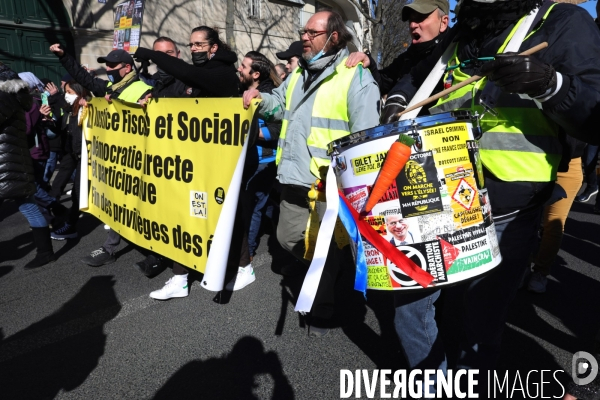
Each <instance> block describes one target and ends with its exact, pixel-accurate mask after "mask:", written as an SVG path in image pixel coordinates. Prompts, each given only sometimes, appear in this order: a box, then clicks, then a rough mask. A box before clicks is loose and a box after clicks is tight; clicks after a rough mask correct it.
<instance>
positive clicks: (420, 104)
mask: <svg viewBox="0 0 600 400" xmlns="http://www.w3.org/2000/svg"><path fill="white" fill-rule="evenodd" d="M546 47H548V42H542V43H540V44H538V45H537V46H533V47H532V48H530V49H529V50H525V51H524V52H522V53H519V55H520V56H530V55H532V54H533V53H537V52H538V51H540V50H543V49H545V48H546ZM481 78H483V76H480V75H473V76H472V77H470V78H469V79H466V80H464V81H462V82H461V83H457V84H456V85H454V86H452V87H450V88H448V89H446V90H442V91H441V92H439V93H436V94H434V95H433V96H430V97H428V98H426V99H425V100H423V101H420V102H418V103H417V104H415V105H412V106H410V107H408V108H407V109H406V110H404V111H402V112H399V113H398V114H396V116H397V117H400V116H401V115H402V114H405V113H407V112H410V111H412V110H414V109H415V108H419V107H423V106H424V105H427V104H429V103H431V102H433V101H435V100H437V99H439V98H441V97H444V96H445V95H447V94H449V93H452V92H454V91H455V90H458V89H460V88H462V87H464V86H467V85H470V84H471V83H473V82H475V81H478V80H480V79H481Z"/></svg>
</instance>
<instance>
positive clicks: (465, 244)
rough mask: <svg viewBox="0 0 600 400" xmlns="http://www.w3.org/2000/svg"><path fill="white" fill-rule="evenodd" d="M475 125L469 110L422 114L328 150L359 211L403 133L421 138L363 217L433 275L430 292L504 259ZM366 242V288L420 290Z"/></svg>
mask: <svg viewBox="0 0 600 400" xmlns="http://www.w3.org/2000/svg"><path fill="white" fill-rule="evenodd" d="M473 123H475V124H478V120H477V119H476V118H471V116H470V114H468V113H446V114H438V115H435V116H431V117H419V118H416V119H415V120H410V121H400V122H396V123H393V124H389V125H384V126H379V127H376V128H373V129H370V130H367V131H364V132H359V133H356V134H353V135H350V137H348V138H345V139H341V140H340V141H337V142H334V143H333V144H332V146H331V147H330V148H331V149H332V153H333V154H332V155H333V157H334V158H336V159H337V160H338V161H339V160H344V164H345V166H346V168H345V169H344V170H342V169H341V168H340V169H337V170H336V174H337V177H338V183H339V185H340V186H341V189H343V193H344V195H345V196H346V198H347V199H348V200H349V202H350V203H351V205H352V207H354V209H355V210H357V211H359V212H362V211H363V209H364V207H365V204H366V202H367V200H368V197H369V195H370V193H371V190H372V187H373V185H374V184H375V181H376V179H377V176H378V173H379V170H380V168H381V166H382V165H383V163H384V161H385V156H386V155H387V152H388V150H389V149H390V147H391V145H392V144H393V143H394V142H395V141H396V140H397V139H398V135H399V134H401V133H403V134H410V135H413V137H414V138H415V139H417V140H416V142H417V143H419V144H420V146H418V147H416V146H413V147H412V149H411V150H412V154H411V156H410V159H409V161H408V162H407V163H406V166H405V167H404V169H403V170H402V171H401V172H400V173H399V174H398V177H397V178H396V180H395V182H393V183H392V184H391V185H390V187H389V188H388V189H387V191H386V193H385V194H384V195H383V196H382V197H381V199H380V200H379V201H378V203H377V204H376V205H375V206H374V207H373V209H372V210H371V212H370V213H369V214H368V215H366V216H365V220H366V221H367V222H368V223H369V224H370V225H371V227H372V228H373V229H375V230H376V231H377V232H378V233H379V234H380V235H381V236H382V238H384V239H385V240H387V241H388V242H389V243H390V244H392V245H393V246H395V247H396V248H397V249H398V251H401V252H403V253H404V255H406V256H407V257H409V258H411V259H412V260H413V261H414V262H415V264H417V265H418V266H419V267H420V268H422V269H424V270H426V271H427V272H429V273H430V274H431V275H432V276H433V277H434V281H433V284H432V285H431V287H443V286H446V285H452V284H456V283H459V282H463V281H465V280H469V279H472V278H475V277H477V276H480V275H482V274H484V273H486V272H488V271H490V270H492V269H493V268H495V267H496V266H498V265H499V264H500V261H501V255H500V250H499V246H498V240H497V238H496V232H495V228H494V223H493V219H492V215H491V207H490V198H489V195H488V192H487V189H485V188H484V180H483V172H482V167H481V159H480V157H479V147H478V143H477V141H475V140H474V134H473V132H474V129H473ZM476 128H478V127H477V126H476ZM363 244H364V248H365V256H366V261H367V267H368V277H367V287H368V288H370V289H378V290H422V289H423V288H422V287H421V286H420V285H418V284H416V283H415V282H414V281H413V280H412V279H411V278H410V277H408V276H407V275H406V274H404V273H403V272H402V271H401V270H400V269H399V268H398V267H397V266H395V265H394V264H393V263H391V261H390V260H388V259H386V257H384V256H383V254H382V253H381V252H380V251H379V250H378V249H377V248H375V247H374V246H373V245H371V243H369V242H368V241H366V240H364V238H363Z"/></svg>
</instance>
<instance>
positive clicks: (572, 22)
mask: <svg viewBox="0 0 600 400" xmlns="http://www.w3.org/2000/svg"><path fill="white" fill-rule="evenodd" d="M458 6H459V11H458V16H457V18H458V22H457V24H456V25H455V26H454V27H453V28H452V29H451V31H450V32H448V34H447V35H446V37H445V38H444V39H443V40H442V42H441V43H440V45H439V46H438V47H436V49H434V51H433V52H432V53H431V54H430V55H429V56H428V57H427V58H426V59H425V60H423V61H422V62H421V63H419V64H418V65H417V66H416V67H415V68H413V69H412V70H411V73H410V74H409V75H406V76H405V77H404V78H402V79H401V80H400V81H399V82H398V83H397V85H396V86H395V87H394V88H393V89H392V91H391V92H390V100H391V99H392V98H393V99H394V101H395V102H396V103H397V104H398V105H399V107H400V108H404V107H406V105H407V104H408V103H409V102H410V101H411V100H412V101H413V102H417V101H418V100H421V98H418V99H414V98H413V97H414V96H415V94H416V92H417V90H418V89H419V88H420V87H422V85H423V87H430V88H433V93H437V92H439V91H441V90H442V89H443V88H444V86H446V87H452V86H454V85H457V84H459V83H461V82H463V81H465V80H466V79H468V78H469V77H470V76H473V75H480V76H486V78H485V79H484V80H483V81H480V82H477V83H473V84H471V85H467V86H465V87H463V88H460V89H458V90H456V91H454V92H452V93H450V94H448V95H447V96H445V97H442V98H441V99H439V100H438V101H437V103H435V104H433V105H432V106H430V107H424V108H422V109H421V110H420V112H419V111H417V112H419V115H421V116H424V115H428V114H439V113H445V112H449V111H454V110H470V111H471V112H478V113H479V115H481V119H480V122H481V128H482V132H483V134H482V137H481V138H480V139H479V149H480V156H481V160H482V164H483V174H484V177H485V184H484V186H485V187H486V188H487V190H488V194H489V196H490V201H491V206H492V213H493V218H494V223H495V230H496V236H497V238H498V242H499V246H500V252H501V254H502V257H503V261H502V263H501V264H500V265H499V266H498V267H496V269H495V270H494V271H493V272H492V273H490V274H488V275H486V276H483V277H479V278H477V279H474V280H473V281H471V282H470V283H469V284H468V285H463V287H462V290H461V291H460V294H461V296H464V297H463V299H464V304H465V306H464V310H463V314H464V315H463V323H462V328H463V330H464V332H463V334H464V337H465V339H464V341H463V343H462V344H461V352H460V356H459V359H458V365H457V367H458V368H467V369H470V368H474V369H479V370H480V375H479V376H480V377H481V376H483V377H484V378H485V377H486V376H487V374H486V373H485V370H492V369H493V368H494V367H495V365H496V363H497V360H498V357H499V355H500V342H501V338H502V331H503V328H504V324H505V320H506V314H507V310H508V307H509V304H510V302H511V300H512V299H513V298H514V296H515V294H516V291H517V288H518V287H519V285H520V283H521V281H522V279H523V276H524V275H525V274H526V272H527V271H528V270H529V268H530V251H531V249H532V248H535V244H536V241H537V230H538V228H539V221H540V219H541V213H542V210H543V206H544V204H545V203H546V202H547V201H548V200H549V199H550V198H551V196H552V193H553V190H554V181H555V180H556V176H557V171H559V170H560V169H559V168H560V164H561V159H562V158H563V157H565V158H566V157H567V156H568V155H564V154H563V151H564V149H563V148H561V145H560V143H559V140H558V137H559V133H561V132H563V133H564V134H566V135H569V136H572V137H575V138H577V139H580V140H582V141H585V142H589V143H594V144H597V143H599V142H600V134H599V133H598V129H597V126H598V124H600V114H599V113H598V112H597V109H598V106H599V104H600V35H599V34H598V29H597V27H596V26H595V24H594V21H593V20H592V18H591V17H590V15H589V14H588V13H587V12H586V11H585V10H583V9H582V8H579V7H577V6H574V5H570V4H559V3H553V2H550V1H547V2H544V1H536V0H525V1H521V0H519V1H510V0H509V1H493V0H487V1H483V0H480V1H476V0H463V1H461V2H460V3H459V5H458ZM543 42H547V43H549V47H548V48H546V49H543V50H541V51H539V52H537V53H536V54H534V55H530V56H519V55H516V54H517V53H520V52H523V51H525V50H527V49H530V48H532V47H534V46H536V45H538V44H541V43H543ZM507 51H508V53H507ZM444 53H446V54H447V55H448V54H452V55H451V56H450V57H449V62H448V67H452V68H447V69H446V70H445V71H442V69H439V71H440V72H439V74H438V75H437V76H435V74H434V73H432V74H431V75H430V72H431V71H432V70H433V69H434V66H435V65H436V64H437V63H438V60H440V59H441V57H442V54H444ZM484 57H485V58H484ZM490 57H491V58H493V60H492V61H487V60H489V58H490ZM486 61H487V62H486ZM424 97H427V93H425V94H424V96H423V98H424ZM390 100H388V101H390ZM484 105H487V106H488V107H490V105H495V106H494V110H493V111H494V114H492V113H491V112H486V111H487V110H486V109H484ZM396 118H397V117H396ZM564 164H566V163H563V165H564ZM448 293H456V292H455V291H449V292H448ZM439 295H440V291H439V290H437V291H434V292H427V293H418V292H415V293H410V294H405V293H398V294H397V295H396V296H395V303H396V304H395V305H396V317H395V325H396V327H397V334H398V337H399V339H400V342H401V345H402V347H403V349H404V352H405V354H406V358H407V361H408V363H409V365H410V367H411V368H420V369H427V368H434V369H441V370H443V371H445V370H446V368H447V361H446V360H447V359H446V355H445V350H444V347H443V345H442V340H441V337H440V335H439V334H438V329H437V324H436V322H435V320H434V317H435V306H434V304H435V301H436V300H437V298H438V297H439ZM417 322H418V323H417ZM425 338H427V340H426V339H425ZM481 383H483V381H482V382H481ZM484 387H485V384H480V385H479V388H480V390H483V388H484Z"/></svg>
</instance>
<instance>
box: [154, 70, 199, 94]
mask: <svg viewBox="0 0 600 400" xmlns="http://www.w3.org/2000/svg"><path fill="white" fill-rule="evenodd" d="M151 79H152V80H153V81H154V85H153V86H154V87H153V88H152V97H153V98H155V99H156V98H168V97H177V98H178V97H192V98H193V97H200V90H199V89H196V88H193V87H191V86H188V85H186V84H185V83H183V82H181V81H180V80H179V79H176V78H173V77H172V76H171V77H170V79H167V80H166V81H161V80H160V78H159V74H154V75H152V77H151Z"/></svg>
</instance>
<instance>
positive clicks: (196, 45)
mask: <svg viewBox="0 0 600 400" xmlns="http://www.w3.org/2000/svg"><path fill="white" fill-rule="evenodd" d="M204 46H208V42H194V43H188V44H187V47H189V48H190V49H193V48H194V47H196V48H198V49H201V48H203V47H204Z"/></svg>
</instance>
